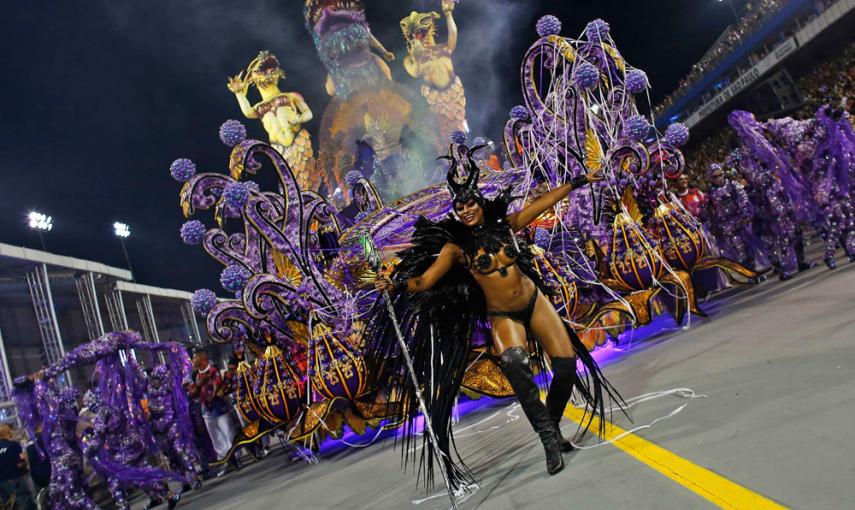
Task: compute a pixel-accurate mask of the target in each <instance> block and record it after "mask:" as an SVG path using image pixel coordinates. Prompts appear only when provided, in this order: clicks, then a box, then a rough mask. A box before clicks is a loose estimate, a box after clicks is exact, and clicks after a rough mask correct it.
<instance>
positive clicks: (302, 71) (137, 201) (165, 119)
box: [0, 0, 744, 295]
mask: <svg viewBox="0 0 855 510" xmlns="http://www.w3.org/2000/svg"><path fill="white" fill-rule="evenodd" d="M734 3H735V4H736V6H737V8H738V7H740V6H741V5H742V4H744V1H743V0H734ZM366 6H367V10H368V19H369V22H370V23H371V26H372V31H373V32H374V34H375V35H376V36H377V37H378V39H380V40H381V41H382V42H383V43H384V44H385V45H386V47H387V48H388V49H390V50H392V51H393V52H395V53H396V55H397V60H396V61H395V62H393V63H392V64H391V66H392V69H393V73H394V74H395V75H396V78H397V79H398V80H399V81H401V82H402V83H405V84H410V85H414V84H413V82H412V81H411V80H410V79H409V78H408V77H405V76H404V71H403V69H402V67H401V64H400V62H401V59H402V58H403V56H404V54H405V51H404V43H403V39H402V37H401V33H400V28H399V26H398V23H399V21H400V19H401V18H403V17H404V16H406V15H408V14H409V12H410V11H411V10H419V11H425V10H437V11H439V10H440V9H439V0H436V1H433V2H431V1H426V0H412V1H411V0H382V1H381V0H366ZM3 10H4V12H3V16H2V17H0V40H2V48H3V52H2V54H3V58H2V59H0V76H2V77H3V84H2V86H0V87H2V90H3V95H2V98H3V99H2V106H0V109H2V115H0V146H1V148H0V175H2V184H0V242H4V243H10V244H15V245H23V246H29V247H33V248H38V247H39V242H38V238H37V237H36V236H35V234H34V233H32V232H30V231H29V230H28V229H27V227H26V223H25V216H26V213H27V212H28V211H30V210H33V209H37V210H40V211H43V212H45V213H47V214H50V215H51V216H53V219H54V230H53V231H52V232H50V233H48V234H47V236H46V238H45V241H46V244H47V248H48V251H51V252H54V253H59V254H62V255H70V256H74V257H80V258H86V259H91V260H96V261H100V262H104V263H107V264H110V265H114V266H118V267H125V262H124V258H123V255H122V251H121V247H120V245H119V243H118V241H117V240H116V239H115V238H114V237H113V234H112V224H113V221H115V220H121V221H124V222H126V223H128V224H130V226H131V229H132V236H131V238H130V239H129V240H128V244H127V246H128V250H129V252H130V257H131V261H132V264H133V268H134V273H135V275H136V278H137V281H138V282H141V283H146V284H150V285H157V286H163V287H171V288H178V289H184V290H193V289H196V288H201V287H209V288H211V289H213V290H215V291H217V292H218V293H220V294H223V295H225V292H224V291H223V290H222V289H221V288H220V287H219V283H218V275H219V272H220V269H221V266H219V265H218V264H217V263H215V262H214V261H213V260H212V259H210V258H209V257H208V256H207V255H206V254H204V252H203V251H202V250H201V248H199V247H190V246H185V245H184V244H183V243H182V242H181V240H180V238H179V236H178V229H179V227H180V225H181V223H182V222H183V221H184V219H183V217H182V215H181V212H180V209H179V207H178V192H179V190H180V184H179V183H177V182H175V181H174V180H172V178H171V177H170V175H169V164H170V162H171V161H172V160H174V159H176V158H178V157H189V158H191V159H193V160H194V161H195V162H196V163H197V165H198V166H199V169H200V171H217V172H222V171H224V170H225V169H226V165H227V158H228V153H229V151H228V149H227V148H226V147H225V146H224V145H222V143H221V142H220V141H219V138H218V136H217V129H218V127H219V125H220V124H221V123H222V122H223V121H224V120H226V119H229V118H236V119H241V114H240V110H239V109H238V106H237V102H236V101H235V99H234V96H233V95H232V94H231V93H230V92H229V91H228V90H227V89H226V86H225V84H226V78H227V76H229V75H232V74H236V73H237V72H238V71H239V70H241V69H243V68H244V67H245V66H246V64H247V63H249V61H250V60H251V59H252V58H254V57H255V55H256V54H257V52H258V51H259V50H261V49H270V50H271V51H273V52H274V53H275V54H276V55H277V56H278V57H279V60H280V61H281V62H282V64H283V66H284V67H285V70H286V73H287V75H288V76H287V78H286V80H285V81H283V82H282V84H281V87H282V89H283V90H294V91H298V92H300V93H302V94H303V95H304V97H305V98H306V100H307V101H308V103H309V105H310V107H311V108H312V109H313V111H314V112H315V120H313V121H312V122H311V123H309V124H308V126H307V127H308V129H309V130H310V131H311V132H312V133H313V136H314V133H315V132H316V131H317V129H318V123H319V119H320V117H321V115H322V113H323V111H324V108H325V106H326V103H327V100H328V99H327V96H326V93H325V92H324V91H323V80H324V77H325V71H324V69H323V66H322V65H321V64H320V62H319V60H318V58H317V55H316V52H315V49H314V46H313V44H312V41H311V38H310V36H309V34H308V32H307V31H306V29H305V27H304V24H303V15H302V10H303V2H302V1H301V0H242V1H235V0H145V1H135V2H134V1H131V0H126V1H118V0H101V1H98V0H88V1H61V0H53V1H41V0H28V1H17V2H6V3H5V5H4V9H3ZM544 14H555V15H557V16H558V17H559V18H560V19H561V20H562V21H563V25H564V28H563V31H562V33H563V34H564V35H573V36H576V35H578V34H579V33H581V31H582V29H583V28H584V26H585V23H586V22H588V21H589V20H591V19H593V18H597V17H601V18H603V19H605V20H606V21H608V22H609V23H610V24H611V27H612V36H613V37H614V39H615V40H616V42H617V43H618V47H619V49H620V50H621V52H622V53H623V55H624V56H625V57H626V58H627V60H628V61H629V62H630V63H631V64H633V65H634V66H636V67H639V68H642V69H644V70H646V71H647V73H648V75H649V77H650V80H651V82H652V84H653V96H654V101H656V100H657V99H658V98H660V97H662V96H664V95H665V94H667V93H669V92H670V91H671V90H672V89H673V88H674V85H675V84H676V83H677V81H678V80H679V79H680V78H681V77H682V76H683V75H685V73H686V72H687V71H688V70H689V68H690V67H691V66H692V64H693V63H694V62H696V61H697V60H698V59H699V58H700V57H701V56H702V55H703V54H704V52H705V51H706V50H707V48H708V47H709V46H710V45H711V44H712V43H713V42H714V41H715V40H716V38H717V37H718V35H719V34H720V33H721V32H722V30H724V28H725V27H726V25H727V24H728V23H730V22H731V21H732V16H733V15H732V13H731V11H730V8H729V7H728V6H727V4H726V3H725V2H718V1H716V0H657V1H649V2H639V1H617V0H610V1H608V0H598V1H585V2H581V1H569V0H553V1H537V0H516V1H510V0H461V2H460V4H459V5H458V7H457V9H456V10H455V19H456V21H457V24H458V27H459V29H460V43H459V46H458V49H457V53H456V54H455V57H454V60H455V66H456V70H457V73H458V74H459V75H460V76H461V79H462V80H463V83H464V85H465V86H466V87H467V92H468V101H469V108H468V111H469V120H470V125H471V126H472V128H473V132H474V135H480V134H487V135H490V136H491V137H493V138H494V139H495V140H497V141H498V140H499V139H500V132H501V129H502V126H503V125H504V122H505V120H506V118H507V112H508V110H509V109H510V108H511V107H512V106H513V105H515V104H517V103H519V102H520V101H521V95H520V89H519V64H520V62H521V59H522V57H523V55H524V53H525V50H526V49H527V47H528V46H529V45H530V44H531V43H532V42H533V41H534V40H535V39H536V34H535V32H534V23H535V21H536V20H537V18H538V17H539V16H542V15H544ZM441 23H442V24H443V25H444V22H441ZM439 37H440V40H441V41H444V34H443V33H442V32H441V33H440V36H439ZM476 84H477V86H476ZM414 90H417V89H414ZM251 94H252V92H251ZM251 97H252V96H251ZM245 123H246V125H247V127H248V129H249V133H250V136H251V137H254V138H260V139H266V136H265V133H264V131H263V129H262V128H261V125H260V124H259V123H256V122H254V121H245ZM316 150H317V149H316Z"/></svg>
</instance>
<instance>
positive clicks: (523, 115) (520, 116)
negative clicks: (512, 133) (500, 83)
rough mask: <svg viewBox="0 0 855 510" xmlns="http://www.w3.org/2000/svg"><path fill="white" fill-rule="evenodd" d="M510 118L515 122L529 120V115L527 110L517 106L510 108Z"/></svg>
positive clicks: (519, 105)
mask: <svg viewBox="0 0 855 510" xmlns="http://www.w3.org/2000/svg"><path fill="white" fill-rule="evenodd" d="M511 118H512V119H517V120H528V119H530V118H531V115H530V114H529V113H528V108H526V107H525V106H523V105H521V104H518V105H516V106H514V107H513V108H511Z"/></svg>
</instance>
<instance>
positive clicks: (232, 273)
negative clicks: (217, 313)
mask: <svg viewBox="0 0 855 510" xmlns="http://www.w3.org/2000/svg"><path fill="white" fill-rule="evenodd" d="M250 276H252V275H251V274H250V273H249V271H247V269H246V268H245V267H243V266H228V267H227V268H225V269H223V272H222V273H220V283H221V284H222V285H223V288H224V289H226V290H227V291H229V292H238V291H240V290H241V289H243V288H244V287H245V286H246V282H248V281H249V277H250Z"/></svg>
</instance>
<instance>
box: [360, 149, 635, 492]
mask: <svg viewBox="0 0 855 510" xmlns="http://www.w3.org/2000/svg"><path fill="white" fill-rule="evenodd" d="M477 149H478V148H472V149H471V150H470V149H467V148H466V147H465V146H452V155H451V157H450V158H449V159H451V161H452V163H451V169H450V170H449V174H448V191H449V192H450V194H451V197H452V203H453V208H454V213H455V215H456V217H455V216H454V215H451V214H450V215H449V217H448V218H447V219H445V220H443V221H440V222H437V223H434V222H432V221H430V220H428V219H427V218H424V217H421V218H419V219H418V221H417V222H416V225H415V231H414V233H413V239H412V247H411V248H408V249H407V250H405V251H403V252H401V253H399V257H400V259H401V260H400V263H399V264H398V265H397V268H396V270H395V272H394V273H393V274H391V275H389V274H386V275H380V276H378V279H377V282H376V287H377V289H378V290H380V291H388V292H389V296H390V299H391V300H392V303H393V306H394V309H395V312H396V318H397V320H398V321H399V324H400V328H401V331H402V332H403V335H404V338H405V339H406V342H407V344H408V349H409V350H410V353H411V355H412V357H413V362H414V368H415V372H416V376H417V378H418V380H419V381H420V383H421V390H422V392H423V394H424V399H425V401H426V404H427V409H428V414H429V417H430V419H431V422H432V424H433V428H434V431H435V433H436V436H437V443H438V446H439V451H440V452H441V456H442V457H443V458H442V464H443V468H444V469H445V470H446V476H447V478H448V479H449V480H450V482H451V485H452V486H453V487H454V488H455V489H460V488H461V487H465V486H467V485H468V484H470V483H472V482H473V479H472V475H471V473H470V472H469V470H468V469H467V468H466V466H465V464H464V463H463V462H462V461H461V460H460V459H459V456H458V455H457V453H456V451H455V449H454V439H453V434H452V429H451V413H452V408H453V406H454V401H455V398H456V397H457V394H458V391H459V390H460V385H461V382H462V380H463V375H464V373H465V371H466V368H467V364H468V362H469V353H470V350H471V346H470V339H471V338H472V336H473V333H475V332H476V329H477V328H478V327H482V325H489V329H490V332H491V336H492V340H493V345H492V350H493V354H494V355H496V356H498V362H499V365H500V366H501V368H502V371H503V372H504V374H505V375H506V376H507V378H508V380H509V381H510V384H511V386H512V387H513V389H514V392H515V393H516V396H517V398H518V399H519V402H520V405H521V407H522V409H523V411H524V412H525V414H526V416H527V417H528V420H529V421H530V422H531V425H532V427H533V428H534V430H535V432H537V434H538V435H539V436H540V440H541V442H542V443H543V447H544V449H545V450H546V466H547V471H548V472H549V474H555V473H558V472H559V471H561V470H562V469H563V468H564V459H563V458H562V452H567V451H570V450H571V449H572V448H573V447H572V445H571V443H570V442H569V441H567V440H566V439H564V438H563V437H562V435H561V431H560V429H559V426H558V424H559V421H560V420H561V416H562V414H563V412H564V408H565V407H566V406H567V402H568V400H569V399H570V395H571V393H572V391H573V388H574V386H575V387H577V388H578V389H579V393H580V395H581V396H582V398H583V399H584V400H585V401H586V403H587V405H588V406H589V408H590V412H589V414H588V417H587V419H586V420H585V423H584V429H585V430H587V429H588V427H589V426H590V424H591V422H592V420H593V417H594V416H595V415H597V416H599V418H601V420H600V422H599V423H600V427H603V426H604V420H603V419H602V418H603V415H604V414H605V398H604V397H605V394H608V395H609V396H611V397H612V398H613V399H614V400H616V401H618V402H620V396H619V395H618V394H617V392H616V391H615V390H614V389H613V388H612V387H611V386H610V385H609V383H608V382H607V381H606V380H605V378H604V377H603V376H602V373H601V372H600V369H599V367H598V366H597V364H596V362H595V361H594V360H593V358H592V357H591V355H590V353H589V352H588V350H587V349H586V348H585V346H584V345H583V344H582V342H581V341H580V340H579V337H578V336H577V335H576V333H575V332H574V331H573V329H572V328H571V327H570V326H569V325H568V324H567V323H565V322H564V321H562V320H561V318H560V317H559V315H558V313H557V312H556V310H555V308H554V306H553V305H552V303H551V301H550V299H549V291H547V290H546V289H545V286H544V285H543V284H542V282H541V280H540V277H539V276H538V274H537V272H536V271H535V269H534V265H533V255H532V253H531V251H530V250H529V246H528V245H527V244H526V243H525V241H524V240H523V239H522V238H519V237H517V236H516V235H515V233H516V232H519V231H521V230H523V229H524V228H525V227H527V226H528V225H529V224H530V223H532V222H533V221H534V220H535V219H537V218H538V217H539V216H540V215H541V214H543V213H544V212H545V211H547V210H549V209H550V208H552V207H553V206H554V205H555V204H557V203H558V202H559V201H561V200H562V199H564V198H565V197H567V195H568V194H569V193H570V192H571V191H572V190H573V189H575V188H577V187H580V186H584V185H586V184H587V183H589V182H592V181H594V180H596V179H597V177H595V174H593V173H591V174H588V175H587V176H582V177H577V178H575V179H573V180H572V181H571V182H570V183H569V184H565V185H563V186H559V187H557V188H555V189H554V190H552V191H550V192H548V193H546V194H545V195H543V196H542V197H540V198H539V199H537V200H535V201H534V202H532V203H531V204H530V205H528V206H527V207H525V208H524V209H522V210H521V211H519V212H516V213H513V214H508V212H507V210H508V205H509V202H510V198H511V197H510V190H506V191H505V192H503V193H501V194H500V195H499V196H498V197H497V198H495V199H493V200H487V199H485V198H484V196H483V195H482V194H481V192H480V191H479V190H478V177H479V172H478V167H477V166H476V164H475V162H474V161H473V160H472V158H471V156H470V155H471V153H473V152H475V151H476V150H477ZM461 167H462V168H461ZM459 170H464V171H465V173H466V181H465V183H463V184H460V183H458V182H457V180H456V178H458V177H462V176H460V175H458V174H459V173H461V172H459ZM380 305H382V303H378V306H376V307H375V308H374V310H373V311H372V314H371V317H372V318H371V319H370V320H369V322H368V328H367V330H366V333H367V337H366V338H369V339H370V340H369V341H368V342H367V344H368V345H367V346H366V347H367V348H366V355H367V356H368V357H369V359H371V360H372V362H373V366H375V367H377V369H376V370H375V371H374V377H375V379H376V380H375V383H377V384H379V385H380V386H383V385H386V386H387V387H388V386H389V385H390V384H391V385H392V386H393V387H395V388H396V389H397V390H399V391H400V393H401V399H400V400H401V402H400V408H399V409H398V410H397V413H398V415H399V416H398V417H399V418H400V419H401V421H402V422H404V438H405V439H404V442H405V445H404V446H405V450H404V456H405V460H406V458H407V456H408V454H409V452H410V451H411V448H410V445H411V439H413V438H414V437H416V435H417V430H416V429H415V418H416V417H417V416H418V413H419V409H418V401H417V399H416V395H415V388H413V387H412V385H410V384H407V383H406V382H407V380H408V379H407V378H406V377H405V376H403V375H402V374H404V370H405V366H404V362H403V359H402V356H400V350H399V349H400V348H399V346H398V342H397V339H396V337H395V334H396V333H395V331H394V325H393V324H392V321H391V317H389V315H388V313H386V312H385V308H384V307H383V306H380ZM529 337H533V338H534V339H536V340H537V343H536V344H534V345H535V351H536V353H538V354H540V353H541V350H542V351H545V353H546V355H547V356H548V357H549V360H550V365H551V368H552V372H553V378H552V384H551V385H550V387H549V392H548V394H547V397H546V404H545V405H544V403H543V402H542V401H541V400H540V391H539V388H538V386H537V384H536V383H535V381H534V378H533V371H532V363H531V357H530V355H529V353H528V346H529V345H530V344H529V341H528V340H529ZM536 358H537V359H539V360H540V361H541V362H542V361H543V356H542V355H540V356H537V357H536ZM577 359H578V360H580V361H581V362H582V364H583V365H584V367H585V371H584V372H583V373H582V374H577V372H576V362H577ZM429 440H430V438H429V436H428V434H425V435H424V436H423V441H424V444H423V446H425V448H423V449H422V453H421V455H420V457H419V459H420V466H421V468H422V469H423V470H424V473H425V475H426V482H427V484H428V485H430V484H432V482H433V476H432V475H433V471H432V470H433V460H434V459H433V453H434V452H433V448H431V447H430V446H431V445H429V444H428V441H429ZM452 451H454V453H452ZM425 455H426V456H427V458H425ZM452 456H454V459H453V458H452Z"/></svg>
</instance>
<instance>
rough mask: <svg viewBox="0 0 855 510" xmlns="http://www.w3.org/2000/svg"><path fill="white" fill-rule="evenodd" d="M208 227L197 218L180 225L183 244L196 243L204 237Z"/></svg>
mask: <svg viewBox="0 0 855 510" xmlns="http://www.w3.org/2000/svg"><path fill="white" fill-rule="evenodd" d="M207 230H208V229H206V228H205V225H204V224H203V223H202V222H201V221H199V220H190V221H187V222H185V223H184V224H183V225H181V240H182V241H184V243H185V244H189V245H193V246H195V245H197V244H199V243H201V242H202V241H203V240H204V239H205V232H206V231H207Z"/></svg>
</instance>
